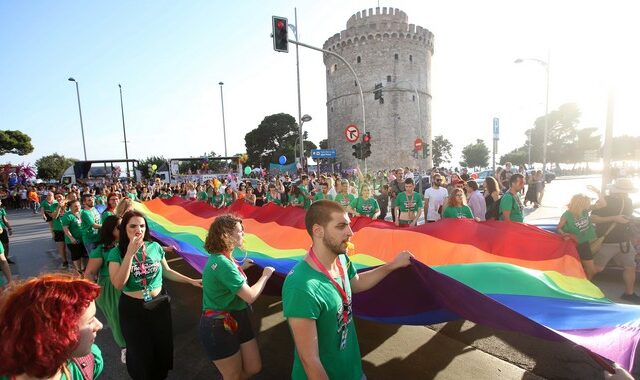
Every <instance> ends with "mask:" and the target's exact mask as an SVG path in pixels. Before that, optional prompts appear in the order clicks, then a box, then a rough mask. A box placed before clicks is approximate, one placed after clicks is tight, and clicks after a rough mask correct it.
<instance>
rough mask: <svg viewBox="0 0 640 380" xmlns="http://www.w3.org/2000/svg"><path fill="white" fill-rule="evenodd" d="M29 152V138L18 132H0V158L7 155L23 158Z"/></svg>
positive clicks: (30, 146)
mask: <svg viewBox="0 0 640 380" xmlns="http://www.w3.org/2000/svg"><path fill="white" fill-rule="evenodd" d="M31 152H33V145H31V137H29V136H28V135H26V134H24V133H22V132H20V131H0V156H2V155H5V154H9V153H11V154H17V155H18V156H24V155H27V154H29V153H31Z"/></svg>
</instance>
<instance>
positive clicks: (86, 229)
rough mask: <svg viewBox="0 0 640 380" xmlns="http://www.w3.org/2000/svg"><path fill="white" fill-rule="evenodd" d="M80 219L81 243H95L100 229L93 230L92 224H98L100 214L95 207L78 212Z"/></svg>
mask: <svg viewBox="0 0 640 380" xmlns="http://www.w3.org/2000/svg"><path fill="white" fill-rule="evenodd" d="M80 218H81V219H82V241H86V242H91V243H95V242H97V241H98V238H99V237H100V235H99V233H100V229H99V228H93V225H94V224H100V223H101V220H100V213H99V212H98V210H96V208H95V207H92V208H91V209H90V210H86V209H82V211H80Z"/></svg>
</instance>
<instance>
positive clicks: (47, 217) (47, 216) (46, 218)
mask: <svg viewBox="0 0 640 380" xmlns="http://www.w3.org/2000/svg"><path fill="white" fill-rule="evenodd" d="M44 218H45V221H46V222H50V221H52V220H53V218H52V217H50V216H49V215H47V214H44Z"/></svg>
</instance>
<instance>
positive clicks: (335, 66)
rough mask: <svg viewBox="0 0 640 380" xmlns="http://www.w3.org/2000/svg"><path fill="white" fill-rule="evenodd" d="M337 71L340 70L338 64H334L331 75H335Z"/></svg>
mask: <svg viewBox="0 0 640 380" xmlns="http://www.w3.org/2000/svg"><path fill="white" fill-rule="evenodd" d="M336 70H338V64H337V63H334V64H333V65H331V74H333V73H335V72H336Z"/></svg>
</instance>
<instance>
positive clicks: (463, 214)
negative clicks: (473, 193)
mask: <svg viewBox="0 0 640 380" xmlns="http://www.w3.org/2000/svg"><path fill="white" fill-rule="evenodd" d="M442 218H443V219H444V218H454V219H456V218H457V219H462V218H469V219H473V212H472V211H471V208H470V207H469V206H467V205H462V206H460V207H453V206H450V207H446V208H445V209H444V211H443V212H442Z"/></svg>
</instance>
